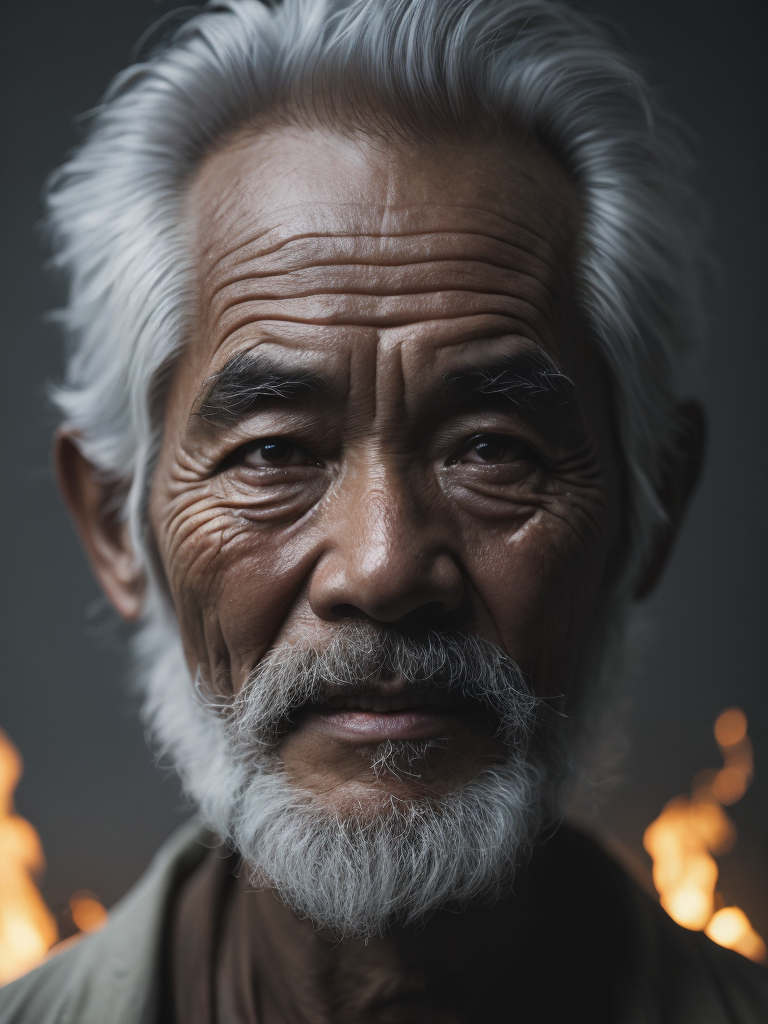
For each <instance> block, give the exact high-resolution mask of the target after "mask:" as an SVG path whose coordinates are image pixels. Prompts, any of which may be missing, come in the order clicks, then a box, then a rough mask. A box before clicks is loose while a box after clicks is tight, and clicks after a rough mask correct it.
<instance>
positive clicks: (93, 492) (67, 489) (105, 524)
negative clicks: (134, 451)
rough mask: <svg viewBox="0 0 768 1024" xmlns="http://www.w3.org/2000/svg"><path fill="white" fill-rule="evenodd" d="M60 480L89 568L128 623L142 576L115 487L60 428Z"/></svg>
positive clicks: (139, 603)
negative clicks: (117, 509) (118, 511)
mask: <svg viewBox="0 0 768 1024" xmlns="http://www.w3.org/2000/svg"><path fill="white" fill-rule="evenodd" d="M54 463H55V467H56V476H57V479H58V483H59V488H60V490H61V493H62V496H63V498H64V501H65V503H66V505H67V508H68V509H69V513H70V515H71V516H72V520H73V522H74V524H75V527H76V528H77V532H78V534H79V535H80V540H81V541H82V544H83V547H84V548H85V551H86V554H87V555H88V560H89V561H90V563H91V568H92V569H93V572H94V574H95V576H96V579H97V580H98V582H99V584H100V585H101V588H102V590H103V591H104V593H105V594H106V595H107V597H108V598H109V600H110V602H111V603H112V605H113V606H114V607H115V609H116V610H117V611H118V612H119V613H120V615H121V616H122V617H123V618H124V619H126V620H127V621H129V622H130V621H133V620H134V619H136V618H138V616H139V614H140V613H141V607H142V599H143V595H144V577H143V574H142V572H141V571H140V569H139V568H138V566H137V562H136V556H135V552H134V550H133V545H132V544H131V539H130V534H129V531H128V528H127V526H126V524H125V523H124V522H123V521H122V520H121V519H120V518H119V517H118V515H117V514H116V513H115V510H114V507H113V505H114V497H115V488H114V485H113V484H111V483H110V482H108V481H106V480H105V479H104V477H103V474H100V473H99V471H98V470H97V469H96V467H95V466H93V465H92V463H90V462H89V461H88V460H87V459H86V458H85V456H84V455H83V453H82V452H81V450H80V447H79V446H78V443H77V436H76V435H75V434H74V433H73V432H72V431H70V430H68V429H67V428H66V427H63V428H61V429H60V430H59V431H58V432H57V434H56V439H55V441H54Z"/></svg>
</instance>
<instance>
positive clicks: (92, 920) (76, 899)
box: [69, 889, 109, 932]
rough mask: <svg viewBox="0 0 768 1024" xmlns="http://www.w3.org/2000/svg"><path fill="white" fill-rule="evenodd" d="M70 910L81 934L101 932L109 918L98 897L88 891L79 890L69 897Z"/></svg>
mask: <svg viewBox="0 0 768 1024" xmlns="http://www.w3.org/2000/svg"><path fill="white" fill-rule="evenodd" d="M69 910H70V913H71V914H72V920H73V921H74V923H75V925H76V926H77V927H78V928H79V929H80V931H81V932H98V931H100V930H101V929H102V928H103V927H104V925H105V924H106V923H107V917H108V916H109V915H108V914H107V911H106V908H105V907H104V904H103V903H102V902H101V901H100V900H99V898H98V896H96V894H95V893H92V892H89V891H88V890H87V889H79V890H78V891H77V892H76V893H74V894H73V895H72V896H70V897H69Z"/></svg>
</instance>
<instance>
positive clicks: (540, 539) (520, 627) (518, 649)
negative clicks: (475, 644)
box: [467, 512, 606, 696]
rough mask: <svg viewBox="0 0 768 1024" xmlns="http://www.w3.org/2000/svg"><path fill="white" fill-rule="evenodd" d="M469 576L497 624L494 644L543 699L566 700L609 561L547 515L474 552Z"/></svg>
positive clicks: (493, 538)
mask: <svg viewBox="0 0 768 1024" xmlns="http://www.w3.org/2000/svg"><path fill="white" fill-rule="evenodd" d="M468 551H469V557H468V566H467V568H468V571H469V573H470V575H471V577H472V584H473V587H474V589H475V590H476V591H477V593H478V596H479V598H480V601H481V603H482V606H483V609H484V614H485V616H487V617H488V618H489V619H490V623H489V625H490V632H491V633H492V635H491V636H490V637H489V638H490V639H492V640H495V641H496V642H497V643H499V644H500V645H501V646H502V647H503V649H504V650H505V651H506V652H507V653H508V654H510V655H511V656H512V657H513V658H514V659H515V660H516V661H517V662H518V663H519V664H520V666H521V667H522V669H523V671H524V672H525V673H526V675H527V676H529V677H530V680H531V683H532V685H533V688H534V691H535V692H536V693H537V694H538V695H539V696H553V695H555V694H562V693H563V692H565V691H566V690H567V689H568V687H569V685H570V683H571V681H572V679H573V677H574V675H575V673H576V671H577V669H576V666H577V665H578V664H579V663H580V661H581V659H582V657H583V652H584V648H585V645H586V642H587V640H588V637H589V633H590V630H591V626H592V622H593V619H594V616H595V613H596V611H597V608H598V602H599V600H600V595H601V591H602V586H603V580H604V576H605V565H606V553H605V550H604V548H603V545H602V544H600V543H598V538H597V537H595V539H594V541H593V543H591V544H589V543H585V542H584V538H583V537H579V536H578V535H577V534H576V533H575V532H574V531H573V530H572V528H571V527H570V526H569V525H568V524H567V523H566V522H564V521H562V520H560V519H558V518H557V517H554V516H551V515H548V514H546V513H542V512H539V513H537V514H536V515H534V516H532V517H531V519H529V520H528V522H527V523H526V524H525V525H524V526H523V527H522V528H520V529H519V530H515V531H513V532H504V531H499V532H497V533H494V534H490V535H486V536H485V537H484V539H483V543H482V544H479V545H478V544H471V543H470V544H469V545H468Z"/></svg>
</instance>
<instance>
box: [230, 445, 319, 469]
mask: <svg viewBox="0 0 768 1024" xmlns="http://www.w3.org/2000/svg"><path fill="white" fill-rule="evenodd" d="M234 454H235V455H239V457H238V458H237V460H236V461H237V462H239V463H241V465H244V466H252V467H254V468H256V469H269V468H274V469H282V468H286V467H290V466H319V465H320V461H319V459H317V458H316V457H315V456H314V455H313V454H312V452H310V451H309V450H308V449H307V448H304V447H303V445H300V444H296V443H295V442H294V441H286V440H283V439H282V438H268V439H267V440H265V441H256V442H254V443H252V444H249V445H247V446H246V447H245V448H240V449H239V450H238V452H237V453H234ZM232 461H235V460H234V459H233V460H232Z"/></svg>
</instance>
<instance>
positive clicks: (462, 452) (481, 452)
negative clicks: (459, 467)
mask: <svg viewBox="0 0 768 1024" xmlns="http://www.w3.org/2000/svg"><path fill="white" fill-rule="evenodd" d="M521 459H530V454H529V453H528V451H527V449H525V448H524V446H523V445H521V444H520V443H519V442H518V441H514V440H513V439H512V438H511V437H504V436H503V435H501V434H477V435H476V436H475V437H472V438H470V439H469V441H467V442H466V443H465V444H463V445H462V447H461V448H460V449H459V451H458V452H457V453H456V455H455V456H454V457H453V459H452V460H451V461H453V462H474V463H475V464H477V465H498V464H499V463H506V462H517V461H519V460H521Z"/></svg>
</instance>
